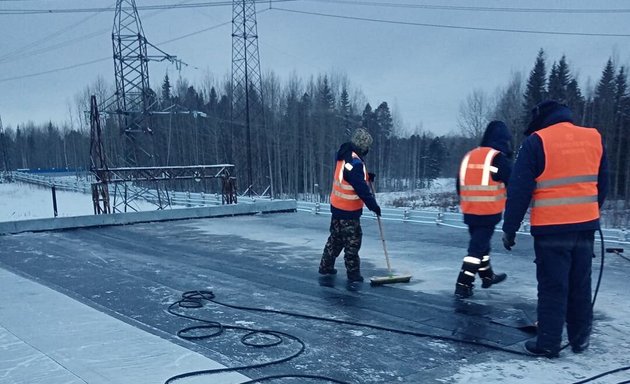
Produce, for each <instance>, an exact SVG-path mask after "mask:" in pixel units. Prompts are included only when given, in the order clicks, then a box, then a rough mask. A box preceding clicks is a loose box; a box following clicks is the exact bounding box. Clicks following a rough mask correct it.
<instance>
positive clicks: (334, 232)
mask: <svg viewBox="0 0 630 384" xmlns="http://www.w3.org/2000/svg"><path fill="white" fill-rule="evenodd" d="M371 145H372V136H371V135H370V134H369V133H368V131H366V130H365V129H363V128H361V127H359V128H357V129H356V130H355V131H354V133H353V134H352V138H351V140H350V142H346V143H343V144H342V145H341V147H340V148H339V151H338V152H337V159H336V160H337V166H336V167H335V174H334V178H333V186H332V192H331V194H330V211H331V212H332V219H331V222H330V236H329V237H328V241H327V242H326V246H324V253H323V255H322V259H321V262H320V264H319V273H320V274H322V275H334V274H336V273H337V270H336V269H335V259H336V258H337V256H339V254H340V253H341V251H342V250H344V261H345V264H346V273H347V276H348V281H349V282H361V281H363V276H361V260H360V259H359V249H361V240H362V237H363V232H362V230H361V223H360V218H361V214H362V213H363V205H364V204H365V205H366V206H367V208H368V209H369V210H370V211H372V212H374V213H376V215H377V216H380V215H381V207H379V205H378V203H377V202H376V199H375V198H374V195H373V194H372V192H371V191H370V187H369V185H368V183H369V182H371V181H373V179H374V175H373V174H368V172H367V169H366V167H365V164H364V162H363V159H364V158H365V155H367V153H368V151H369V149H370V146H371Z"/></svg>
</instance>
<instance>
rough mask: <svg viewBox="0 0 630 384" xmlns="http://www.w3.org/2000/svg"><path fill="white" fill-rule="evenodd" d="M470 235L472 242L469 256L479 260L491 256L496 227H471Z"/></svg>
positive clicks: (469, 246)
mask: <svg viewBox="0 0 630 384" xmlns="http://www.w3.org/2000/svg"><path fill="white" fill-rule="evenodd" d="M468 233H469V234H470V241H469V242H468V255H469V256H474V257H477V258H480V259H481V258H482V257H483V256H486V255H489V254H490V240H491V239H492V235H494V225H492V226H490V225H487V226H479V225H469V226H468Z"/></svg>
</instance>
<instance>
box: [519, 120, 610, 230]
mask: <svg viewBox="0 0 630 384" xmlns="http://www.w3.org/2000/svg"><path fill="white" fill-rule="evenodd" d="M534 134H536V135H538V136H539V137H540V139H541V140H542V145H543V150H544V153H545V169H544V170H543V172H542V173H541V174H540V176H538V177H537V178H536V189H535V190H534V194H533V200H532V209H531V215H530V216H531V217H530V220H531V224H532V225H558V224H578V223H584V222H587V221H592V220H596V219H598V218H599V204H598V202H597V192H598V191H597V179H598V174H599V165H600V163H601V159H602V153H603V148H602V140H601V136H600V134H599V132H597V130H596V129H594V128H584V127H578V126H576V125H573V124H571V123H566V122H564V123H559V124H554V125H552V126H549V127H547V128H545V129H541V130H540V131H536V132H534Z"/></svg>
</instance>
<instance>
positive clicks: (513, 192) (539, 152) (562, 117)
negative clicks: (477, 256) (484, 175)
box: [503, 104, 608, 235]
mask: <svg viewBox="0 0 630 384" xmlns="http://www.w3.org/2000/svg"><path fill="white" fill-rule="evenodd" d="M548 109H549V110H548V111H546V113H543V114H542V115H541V116H539V117H537V118H536V119H534V121H532V123H531V124H530V126H529V127H528V129H527V130H526V131H525V133H526V134H529V137H527V138H526V139H525V141H523V144H522V145H521V148H520V150H519V153H518V157H517V158H516V163H515V164H514V172H512V177H511V178H510V183H509V185H508V191H507V193H508V199H507V204H506V206H505V215H504V219H503V231H504V232H506V233H516V232H517V231H518V229H519V228H520V226H521V222H522V221H523V218H524V217H525V213H526V212H527V209H528V208H529V204H530V201H531V199H532V195H533V193H534V189H535V188H536V178H537V177H538V176H540V174H541V173H542V172H543V171H544V169H545V152H544V150H543V145H542V140H541V138H540V136H538V135H532V134H531V133H533V132H535V131H538V130H541V129H544V128H546V127H549V126H551V125H554V124H558V123H561V122H569V123H572V122H573V121H572V116H571V110H570V109H569V108H568V107H566V106H563V105H560V104H554V105H552V106H551V107H548ZM603 147H604V143H603V140H602V148H603ZM597 192H598V193H597V194H598V202H599V206H600V207H601V206H602V204H604V200H605V198H606V193H607V192H608V163H607V160H606V151H605V149H604V151H603V152H602V159H601V162H600V165H599V174H598V179H597ZM597 229H599V220H592V221H587V222H584V223H577V224H561V225H544V226H532V227H531V234H532V235H545V234H554V233H566V232H575V231H585V230H597Z"/></svg>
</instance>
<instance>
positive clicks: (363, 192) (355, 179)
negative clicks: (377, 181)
mask: <svg viewBox="0 0 630 384" xmlns="http://www.w3.org/2000/svg"><path fill="white" fill-rule="evenodd" d="M353 151H354V153H357V154H359V151H357V150H356V148H354V146H353V145H352V143H349V142H348V143H344V144H342V145H341V147H340V148H339V151H338V152H337V156H336V158H335V162H337V161H339V160H344V161H345V162H346V163H351V164H352V171H348V170H347V169H344V170H343V178H344V179H345V180H346V181H347V182H348V183H350V185H352V188H354V191H355V192H356V193H357V195H358V196H359V198H360V199H361V200H363V203H364V204H365V205H366V206H367V207H368V209H369V210H371V211H372V210H374V209H375V208H376V207H377V206H378V204H377V203H376V199H375V198H374V195H373V194H372V191H371V190H370V186H369V185H368V184H367V182H366V181H365V174H364V173H363V160H362V159H360V158H359V159H357V158H353V157H352V152H353ZM359 156H361V155H360V154H359ZM335 177H336V175H335ZM330 212H331V213H332V218H333V219H340V220H348V219H358V218H360V217H361V215H362V214H363V209H358V210H356V211H345V210H343V209H338V208H335V207H333V206H332V204H331V205H330Z"/></svg>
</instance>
